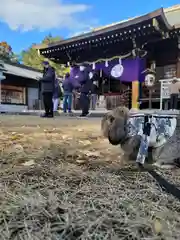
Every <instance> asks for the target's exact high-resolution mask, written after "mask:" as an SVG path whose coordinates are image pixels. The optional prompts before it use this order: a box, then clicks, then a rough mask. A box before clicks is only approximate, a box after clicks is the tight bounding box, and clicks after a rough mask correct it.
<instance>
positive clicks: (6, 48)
mask: <svg viewBox="0 0 180 240" xmlns="http://www.w3.org/2000/svg"><path fill="white" fill-rule="evenodd" d="M0 59H1V60H4V61H11V62H18V55H16V54H15V53H14V52H13V51H12V48H11V46H10V45H9V44H8V43H7V42H5V41H3V42H0Z"/></svg>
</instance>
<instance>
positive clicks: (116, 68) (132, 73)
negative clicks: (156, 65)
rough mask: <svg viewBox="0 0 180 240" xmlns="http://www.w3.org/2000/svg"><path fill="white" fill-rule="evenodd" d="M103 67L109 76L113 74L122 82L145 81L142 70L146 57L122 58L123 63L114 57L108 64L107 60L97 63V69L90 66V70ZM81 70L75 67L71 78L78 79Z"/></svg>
mask: <svg viewBox="0 0 180 240" xmlns="http://www.w3.org/2000/svg"><path fill="white" fill-rule="evenodd" d="M101 69H102V71H103V72H104V73H105V74H106V75H107V76H111V77H113V78H115V79H117V80H120V81H122V82H132V81H137V80H139V81H140V82H142V81H144V75H143V74H142V71H143V70H144V69H145V59H140V58H136V59H122V60H121V64H120V62H119V59H114V60H112V61H109V62H107V64H106V63H105V62H101V63H97V64H95V69H93V66H92V65H89V66H88V70H89V71H92V72H93V71H98V70H101ZM79 71H80V70H79V68H77V67H76V68H73V69H72V70H71V73H70V75H71V78H72V79H78V78H75V76H77V75H79V77H80V75H81V74H80V73H79ZM73 81H74V80H73Z"/></svg>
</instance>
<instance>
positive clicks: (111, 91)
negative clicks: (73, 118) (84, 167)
mask: <svg viewBox="0 0 180 240" xmlns="http://www.w3.org/2000/svg"><path fill="white" fill-rule="evenodd" d="M176 8H177V9H176ZM176 8H175V7H174V8H171V9H167V10H166V9H163V8H161V9H158V10H156V11H154V12H151V13H148V14H146V15H143V16H140V17H136V18H133V19H130V20H127V21H122V22H120V23H117V24H112V25H109V26H105V27H102V28H99V29H95V30H94V31H91V32H88V33H85V34H82V35H79V36H76V37H73V38H70V39H66V40H63V41H60V42H57V43H56V44H50V45H49V46H48V48H44V49H40V54H42V55H43V56H45V57H46V58H49V59H51V60H52V61H55V62H57V63H59V64H69V63H71V62H72V61H75V62H76V63H77V64H79V65H81V64H83V63H86V64H88V65H89V66H90V67H91V68H92V69H93V70H96V72H97V73H98V74H99V87H100V89H101V91H100V95H102V96H105V98H106V107H107V108H108V109H110V108H113V107H115V106H118V105H127V106H128V107H129V108H138V107H140V108H148V102H149V100H148V99H149V95H148V91H149V90H148V89H147V87H146V86H145V85H144V74H143V72H144V71H145V70H146V69H147V68H150V69H152V70H154V71H155V73H156V81H155V84H154V86H153V90H152V108H159V107H160V81H159V80H160V79H171V78H173V77H174V76H176V77H180V19H179V25H178V24H177V23H174V22H173V21H172V19H173V17H175V14H177V11H179V12H178V13H179V16H180V6H177V7H176ZM174 9H175V10H174ZM167 14H168V15H167ZM167 16H168V17H167ZM177 16H178V15H177ZM170 17H171V19H170ZM178 18H179V17H178ZM169 20H171V21H169ZM111 99H116V101H115V102H114V103H113V104H112V101H111ZM109 103H111V104H109ZM108 104H109V105H108Z"/></svg>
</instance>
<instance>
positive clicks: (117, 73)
mask: <svg viewBox="0 0 180 240" xmlns="http://www.w3.org/2000/svg"><path fill="white" fill-rule="evenodd" d="M123 72H124V67H123V65H122V61H121V59H119V64H117V65H115V66H114V67H113V68H112V69H111V76H112V77H114V78H119V77H121V76H122V74H123Z"/></svg>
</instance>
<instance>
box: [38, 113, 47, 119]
mask: <svg viewBox="0 0 180 240" xmlns="http://www.w3.org/2000/svg"><path fill="white" fill-rule="evenodd" d="M40 117H42V118H47V117H48V115H47V114H46V113H44V114H42V115H41V116H40Z"/></svg>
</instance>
